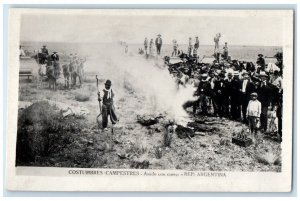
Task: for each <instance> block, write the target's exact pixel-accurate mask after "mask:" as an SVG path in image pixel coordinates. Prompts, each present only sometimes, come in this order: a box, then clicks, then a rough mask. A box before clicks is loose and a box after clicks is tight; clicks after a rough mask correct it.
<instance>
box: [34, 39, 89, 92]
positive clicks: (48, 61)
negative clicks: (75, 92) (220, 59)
mask: <svg viewBox="0 0 300 201" xmlns="http://www.w3.org/2000/svg"><path fill="white" fill-rule="evenodd" d="M65 57H66V58H64V61H63V63H64V64H63V65H62V68H61V65H60V56H59V54H58V52H56V51H53V52H52V53H51V54H49V50H48V49H47V46H46V45H43V47H42V48H41V49H39V50H38V51H37V54H36V56H35V59H36V60H37V62H38V64H39V66H40V69H39V74H40V76H47V77H48V79H50V80H53V79H54V80H56V79H58V78H59V77H60V75H61V71H62V74H63V77H64V80H65V88H69V86H70V84H69V83H70V82H71V84H72V86H75V85H76V80H77V78H78V79H79V83H80V85H81V84H82V78H83V74H84V72H83V69H84V63H85V62H86V58H80V57H79V56H78V55H77V53H74V54H72V53H71V54H70V55H69V56H65Z"/></svg>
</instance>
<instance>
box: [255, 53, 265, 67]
mask: <svg viewBox="0 0 300 201" xmlns="http://www.w3.org/2000/svg"><path fill="white" fill-rule="evenodd" d="M257 56H258V58H257V61H256V64H257V65H258V66H260V69H259V70H260V71H264V70H265V68H266V62H265V59H264V58H263V56H264V55H262V54H258V55H257Z"/></svg>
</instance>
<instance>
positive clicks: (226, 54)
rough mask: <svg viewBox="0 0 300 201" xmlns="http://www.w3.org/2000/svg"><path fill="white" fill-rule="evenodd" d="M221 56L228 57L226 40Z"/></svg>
mask: <svg viewBox="0 0 300 201" xmlns="http://www.w3.org/2000/svg"><path fill="white" fill-rule="evenodd" d="M223 58H224V59H225V60H227V59H228V46H227V42H225V46H224V47H223Z"/></svg>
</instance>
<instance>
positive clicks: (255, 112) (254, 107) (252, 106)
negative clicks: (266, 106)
mask: <svg viewBox="0 0 300 201" xmlns="http://www.w3.org/2000/svg"><path fill="white" fill-rule="evenodd" d="M260 113H261V103H260V102H259V101H258V100H250V101H249V103H248V107H247V116H253V117H260Z"/></svg>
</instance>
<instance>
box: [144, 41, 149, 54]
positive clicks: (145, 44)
mask: <svg viewBox="0 0 300 201" xmlns="http://www.w3.org/2000/svg"><path fill="white" fill-rule="evenodd" d="M144 47H145V53H146V55H147V54H148V52H147V48H148V39H147V37H146V38H145V40H144Z"/></svg>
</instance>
